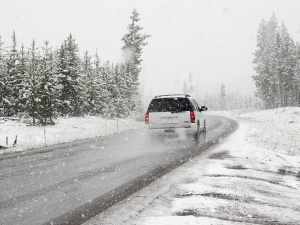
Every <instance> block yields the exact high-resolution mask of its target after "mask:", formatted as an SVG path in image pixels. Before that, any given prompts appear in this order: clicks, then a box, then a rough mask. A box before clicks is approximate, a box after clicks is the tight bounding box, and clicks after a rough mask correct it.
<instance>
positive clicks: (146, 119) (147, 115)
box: [145, 113, 149, 125]
mask: <svg viewBox="0 0 300 225" xmlns="http://www.w3.org/2000/svg"><path fill="white" fill-rule="evenodd" d="M145 123H146V124H147V125H148V124H149V113H146V114H145Z"/></svg>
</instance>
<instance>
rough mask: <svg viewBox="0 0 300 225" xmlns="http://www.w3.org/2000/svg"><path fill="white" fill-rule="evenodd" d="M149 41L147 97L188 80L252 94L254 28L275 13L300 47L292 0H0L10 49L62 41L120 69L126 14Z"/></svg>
mask: <svg viewBox="0 0 300 225" xmlns="http://www.w3.org/2000/svg"><path fill="white" fill-rule="evenodd" d="M133 8H136V10H137V11H138V12H139V13H140V18H141V20H140V25H141V26H143V27H144V32H146V33H148V34H150V35H152V37H151V38H150V39H148V42H149V45H148V46H146V47H145V48H144V53H143V59H144V62H143V65H142V66H143V70H142V74H141V81H142V83H144V84H146V85H143V90H144V92H145V93H146V95H147V96H153V95H156V94H168V93H182V86H183V85H182V83H183V80H184V79H188V75H189V73H192V74H193V75H194V78H195V77H196V76H197V77H198V78H197V79H198V81H199V85H198V94H199V95H200V94H201V95H203V94H204V93H205V91H207V92H208V93H214V92H216V91H219V86H220V84H221V83H224V84H225V86H226V89H227V91H235V90H237V89H238V90H239V91H240V92H241V93H243V94H252V93H253V91H254V90H255V86H254V83H253V81H252V78H251V76H252V75H253V74H254V71H253V65H252V60H253V52H254V50H255V46H256V33H257V28H258V26H259V24H260V21H261V20H262V19H263V18H265V19H269V18H270V17H271V15H272V13H273V12H275V14H276V16H277V18H278V20H279V22H281V21H282V20H284V21H285V24H286V26H287V27H288V29H289V32H290V34H291V36H292V38H293V39H294V40H295V41H300V13H299V12H300V1H298V0H282V1H279V0H277V1H276V0H251V1H250V0H226V1H225V0H214V1H205V0H164V1H161V0H155V1H154V0H126V1H124V0H105V1H104V0H99V1H96V0H86V1H79V0H48V1H47V0H35V1H34V0H19V1H16V0H15V1H14V0H0V15H1V17H0V28H1V29H0V35H1V36H2V41H3V42H5V46H9V45H10V44H11V35H12V32H13V30H15V32H16V36H17V41H18V46H19V47H20V45H21V43H24V45H25V47H29V46H30V44H31V41H32V39H35V41H36V43H37V46H42V45H43V41H44V40H49V41H50V45H51V46H53V47H57V46H59V45H60V44H61V43H62V41H63V40H64V39H66V38H67V36H68V35H69V33H72V35H73V37H74V38H75V39H76V41H77V43H78V45H79V49H80V51H81V53H82V52H84V51H86V50H88V51H89V52H90V53H91V54H94V53H95V52H96V49H98V52H99V54H100V57H101V59H102V61H106V60H111V61H114V62H117V61H122V60H123V59H122V52H121V47H122V44H123V43H122V41H121V38H122V36H123V35H124V34H125V33H126V31H127V29H126V27H127V25H128V24H129V22H130V19H129V16H130V14H131V12H132V10H133Z"/></svg>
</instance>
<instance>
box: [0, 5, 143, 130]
mask: <svg viewBox="0 0 300 225" xmlns="http://www.w3.org/2000/svg"><path fill="white" fill-rule="evenodd" d="M138 21H139V14H138V12H137V11H136V10H134V11H133V12H132V15H131V16H130V24H129V25H128V27H127V28H128V32H127V33H126V34H125V35H124V36H123V38H122V41H123V42H124V45H123V47H122V51H123V55H124V61H123V62H109V61H101V60H100V58H99V55H98V53H97V51H95V53H94V54H93V55H91V54H90V53H89V52H87V51H86V52H85V53H84V54H83V56H81V55H80V52H81V51H80V50H79V46H78V44H77V43H76V39H75V38H74V37H73V36H72V34H70V35H69V36H68V37H67V38H66V39H65V40H64V41H62V44H61V46H59V47H57V48H53V47H51V46H50V44H49V41H45V42H44V46H39V47H38V46H36V44H35V41H34V40H33V41H32V44H31V46H30V47H29V48H28V49H27V48H26V47H25V46H23V45H21V46H20V47H19V45H18V41H17V37H16V34H15V33H13V35H12V44H11V46H9V47H5V46H4V44H3V43H2V42H1V37H0V117H21V118H29V121H30V123H31V124H33V125H39V124H41V125H47V124H54V118H56V117H58V116H72V117H74V116H75V117H78V116H83V115H97V116H102V117H105V118H115V117H121V118H123V117H127V116H129V115H130V114H131V113H132V112H135V113H141V103H140V94H139V91H138V86H139V81H138V77H139V73H140V71H141V62H142V57H141V55H142V48H143V47H144V46H145V45H147V42H146V39H147V38H148V37H149V35H146V34H142V33H141V31H142V29H143V28H142V27H140V26H139V25H138Z"/></svg>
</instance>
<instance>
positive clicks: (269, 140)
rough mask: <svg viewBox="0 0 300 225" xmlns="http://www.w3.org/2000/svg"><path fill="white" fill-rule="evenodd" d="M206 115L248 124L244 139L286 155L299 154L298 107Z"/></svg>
mask: <svg viewBox="0 0 300 225" xmlns="http://www.w3.org/2000/svg"><path fill="white" fill-rule="evenodd" d="M206 113H207V115H219V116H226V117H230V118H233V119H235V120H237V121H238V122H239V123H246V124H248V125H249V127H248V130H247V135H246V137H245V139H246V140H247V141H248V142H250V143H253V144H255V145H256V146H260V147H263V148H266V149H268V150H272V151H275V152H277V153H282V154H287V155H300V138H299V135H300V107H286V108H278V109H270V110H263V111H257V112H250V113H241V111H233V112H226V111H214V112H206Z"/></svg>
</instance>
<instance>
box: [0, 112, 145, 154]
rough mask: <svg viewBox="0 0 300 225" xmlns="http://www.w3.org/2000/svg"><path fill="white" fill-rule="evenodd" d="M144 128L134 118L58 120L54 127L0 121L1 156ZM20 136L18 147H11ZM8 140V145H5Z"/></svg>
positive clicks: (16, 121)
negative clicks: (2, 147) (3, 147)
mask: <svg viewBox="0 0 300 225" xmlns="http://www.w3.org/2000/svg"><path fill="white" fill-rule="evenodd" d="M141 126H144V123H142V122H136V121H134V120H132V119H118V120H116V119H115V120H108V119H103V118H100V117H95V116H86V117H73V118H59V119H58V120H57V121H56V125H53V126H46V127H45V128H44V127H43V126H28V125H27V124H25V123H21V122H18V120H6V119H4V118H0V146H5V147H9V148H8V149H2V150H1V149H0V154H3V153H9V152H16V151H25V150H27V149H32V148H38V147H44V146H47V145H53V144H59V143H66V142H70V141H74V140H79V139H85V138H93V137H99V136H105V135H109V134H114V133H119V132H124V131H126V130H131V129H135V128H138V127H141ZM16 136H17V145H16V146H15V147H12V145H13V143H14V141H15V139H16ZM6 138H7V139H8V145H6Z"/></svg>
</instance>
